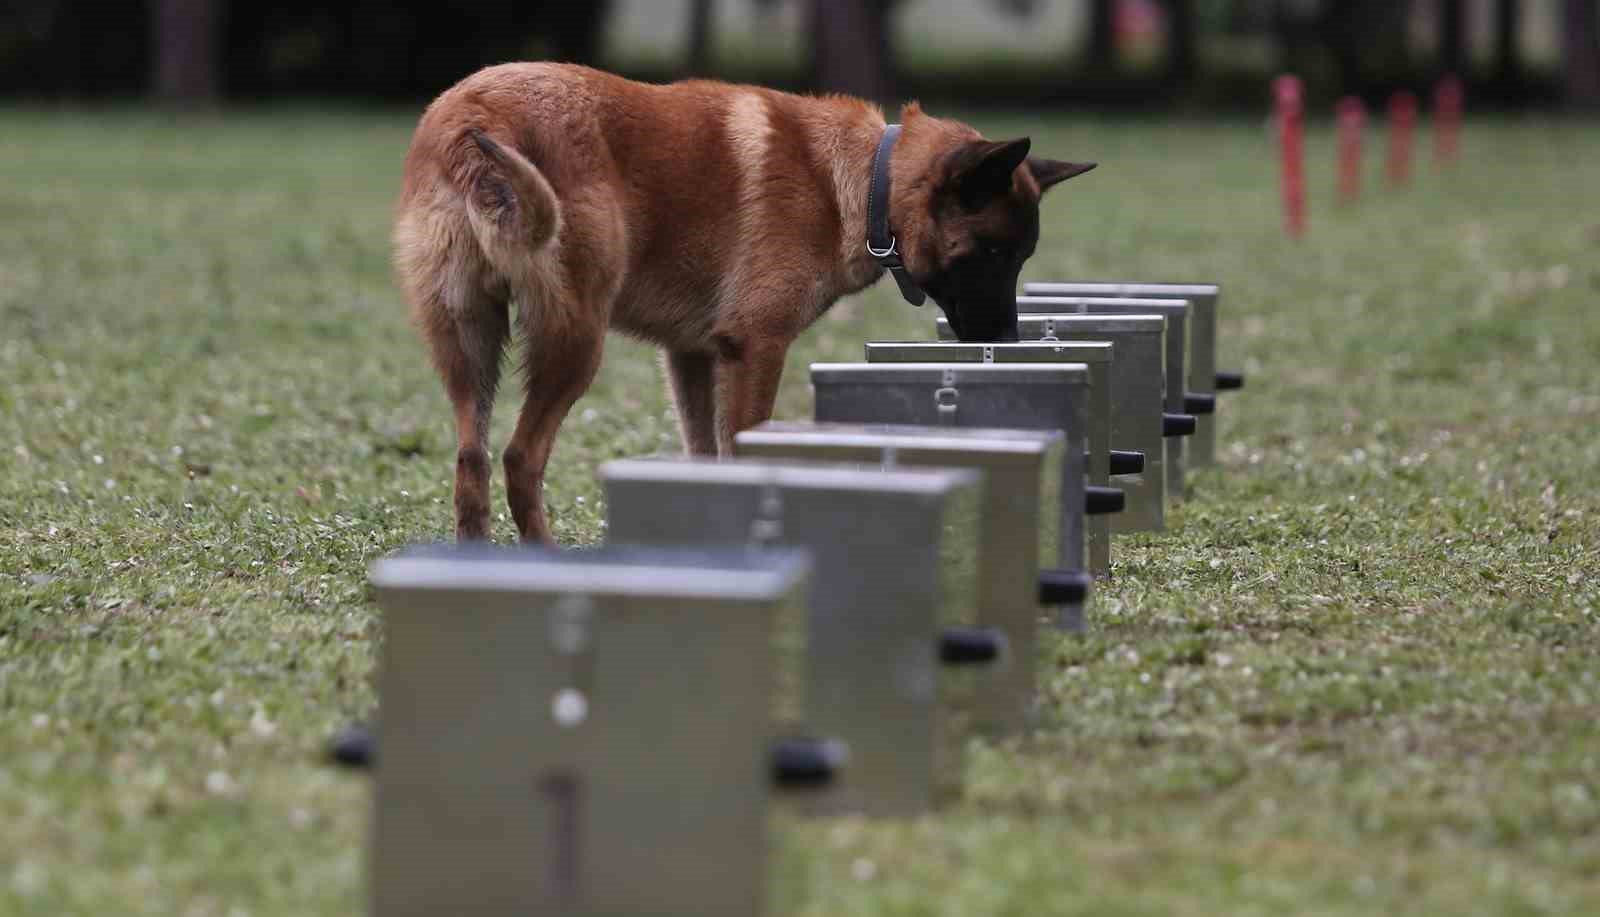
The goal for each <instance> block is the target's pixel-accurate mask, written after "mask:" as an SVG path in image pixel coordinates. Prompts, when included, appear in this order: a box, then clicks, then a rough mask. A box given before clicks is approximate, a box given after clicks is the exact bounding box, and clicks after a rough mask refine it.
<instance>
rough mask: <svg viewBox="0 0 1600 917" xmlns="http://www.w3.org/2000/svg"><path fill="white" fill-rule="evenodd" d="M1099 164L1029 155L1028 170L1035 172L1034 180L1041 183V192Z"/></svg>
mask: <svg viewBox="0 0 1600 917" xmlns="http://www.w3.org/2000/svg"><path fill="white" fill-rule="evenodd" d="M1097 165H1099V163H1098V162H1062V161H1061V160H1059V159H1043V158H1041V157H1038V156H1029V157H1028V171H1030V172H1032V173H1033V177H1034V180H1036V181H1037V182H1038V183H1039V193H1040V194H1043V193H1044V192H1046V191H1049V190H1050V189H1051V188H1054V187H1055V186H1056V185H1059V184H1061V183H1062V182H1064V181H1066V180H1067V179H1069V178H1073V177H1076V176H1079V175H1082V174H1083V173H1085V172H1087V171H1089V170H1090V169H1092V168H1094V167H1095V166H1097Z"/></svg>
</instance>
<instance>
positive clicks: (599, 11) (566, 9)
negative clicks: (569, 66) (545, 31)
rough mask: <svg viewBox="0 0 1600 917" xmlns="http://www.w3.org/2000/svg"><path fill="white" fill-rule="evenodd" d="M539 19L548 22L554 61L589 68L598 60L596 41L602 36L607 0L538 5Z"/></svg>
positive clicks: (597, 42)
mask: <svg viewBox="0 0 1600 917" xmlns="http://www.w3.org/2000/svg"><path fill="white" fill-rule="evenodd" d="M538 9H539V10H540V12H541V13H542V16H543V17H544V18H545V19H547V20H548V21H549V22H550V25H551V29H550V39H551V44H552V45H554V49H555V54H556V58H557V59H558V60H564V61H573V62H575V63H579V64H593V63H595V62H596V61H597V60H599V58H600V39H601V38H602V37H603V34H604V32H605V24H606V15H607V14H608V13H610V12H611V0H587V2H570V0H568V2H561V0H557V2H556V3H553V4H545V5H541V6H540V7H539V8H538Z"/></svg>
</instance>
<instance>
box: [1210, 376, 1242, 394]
mask: <svg viewBox="0 0 1600 917" xmlns="http://www.w3.org/2000/svg"><path fill="white" fill-rule="evenodd" d="M1216 386H1217V391H1219V392H1236V391H1238V390H1239V389H1241V388H1244V373H1217V378H1216Z"/></svg>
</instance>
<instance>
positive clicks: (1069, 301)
mask: <svg viewBox="0 0 1600 917" xmlns="http://www.w3.org/2000/svg"><path fill="white" fill-rule="evenodd" d="M1017 312H1018V313H1019V314H1023V315H1039V316H1045V315H1063V314H1085V315H1162V316H1165V317H1166V319H1167V358H1166V379H1167V385H1166V405H1167V411H1169V412H1171V413H1174V414H1189V415H1192V416H1194V417H1195V435H1198V434H1199V432H1200V430H1201V429H1202V428H1204V427H1205V426H1206V424H1208V423H1209V422H1210V421H1211V414H1212V412H1213V411H1214V409H1215V404H1216V396H1215V395H1210V394H1202V393H1199V392H1191V391H1189V388H1188V369H1187V367H1188V354H1189V351H1190V350H1191V347H1192V344H1191V338H1192V329H1193V327H1194V322H1193V320H1192V319H1193V309H1192V308H1191V306H1190V303H1189V301H1188V300H1186V299H1115V298H1109V297H1092V296H1019V297H1017ZM1188 440H1189V437H1183V438H1179V439H1173V440H1171V441H1170V442H1168V443H1167V467H1168V469H1169V474H1171V475H1172V476H1173V478H1174V479H1175V481H1176V488H1175V489H1173V495H1174V496H1175V497H1178V498H1180V499H1181V498H1182V497H1183V496H1184V493H1185V491H1184V487H1183V484H1184V475H1183V471H1185V470H1187V469H1188V468H1190V467H1192V466H1191V463H1190V462H1189V457H1188V456H1189V442H1188Z"/></svg>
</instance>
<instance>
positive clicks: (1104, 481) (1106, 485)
mask: <svg viewBox="0 0 1600 917" xmlns="http://www.w3.org/2000/svg"><path fill="white" fill-rule="evenodd" d="M866 355H867V362H869V363H878V365H891V363H987V365H1008V363H1035V365H1038V363H1051V365H1066V363H1082V365H1085V366H1088V373H1090V384H1088V386H1086V387H1082V386H1074V387H1072V389H1070V392H1072V397H1074V398H1075V400H1077V406H1075V408H1074V411H1077V413H1078V414H1080V418H1082V421H1083V422H1082V424H1080V426H1078V427H1077V429H1080V430H1082V429H1086V430H1088V438H1086V443H1088V445H1086V450H1088V451H1086V453H1085V463H1083V467H1085V469H1086V472H1088V485H1085V487H1083V504H1082V506H1083V511H1082V517H1080V515H1075V517H1074V519H1072V528H1070V530H1069V533H1067V539H1069V547H1070V549H1072V551H1077V547H1075V546H1077V544H1083V551H1085V552H1086V568H1088V570H1091V571H1094V573H1098V575H1101V576H1106V575H1109V571H1110V523H1109V522H1107V519H1109V515H1110V514H1115V512H1122V511H1123V507H1125V503H1126V496H1125V495H1123V493H1122V488H1120V487H1114V485H1112V483H1110V480H1109V475H1110V471H1112V467H1114V466H1126V464H1130V463H1128V461H1126V459H1128V458H1130V456H1131V458H1136V459H1138V463H1134V464H1131V466H1130V467H1138V469H1139V471H1141V472H1142V469H1144V456H1142V454H1139V453H1126V451H1118V450H1112V448H1110V446H1112V445H1114V442H1112V435H1110V429H1112V427H1110V413H1112V390H1110V389H1112V387H1110V370H1112V347H1110V344H1107V342H1104V341H1093V342H1072V344H1061V346H1054V347H1040V346H1037V344H1014V342H1013V344H962V342H955V341H901V342H888V341H878V342H870V344H867V346H866ZM978 406H979V405H976V403H970V405H968V416H966V418H965V421H963V422H962V426H990V427H995V426H1011V424H995V422H984V421H982V418H981V416H973V414H971V410H974V408H978ZM818 419H834V418H824V416H821V414H818ZM949 419H950V418H949V416H946V418H942V421H946V424H947V426H949V422H947V421H949ZM878 421H882V422H918V421H910V419H906V418H878ZM864 422H875V421H874V419H870V418H867V419H866V421H864ZM1085 517H1086V519H1085ZM1074 568H1078V570H1082V568H1085V563H1074Z"/></svg>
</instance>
